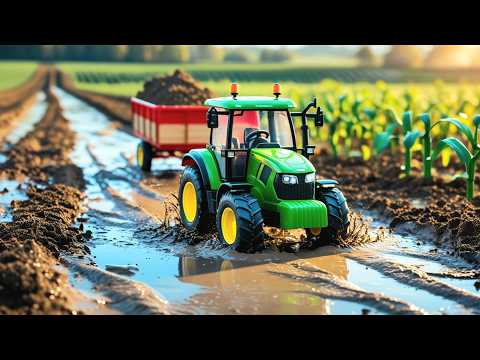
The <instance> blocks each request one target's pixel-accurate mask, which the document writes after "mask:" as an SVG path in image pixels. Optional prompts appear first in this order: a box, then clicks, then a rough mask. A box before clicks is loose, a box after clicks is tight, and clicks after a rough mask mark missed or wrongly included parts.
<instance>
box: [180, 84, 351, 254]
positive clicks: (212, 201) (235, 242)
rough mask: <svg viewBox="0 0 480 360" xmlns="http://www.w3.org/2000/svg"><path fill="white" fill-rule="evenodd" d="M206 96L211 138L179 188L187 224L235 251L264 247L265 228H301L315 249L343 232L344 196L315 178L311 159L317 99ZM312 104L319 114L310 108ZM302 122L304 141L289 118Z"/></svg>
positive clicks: (188, 164) (192, 156)
mask: <svg viewBox="0 0 480 360" xmlns="http://www.w3.org/2000/svg"><path fill="white" fill-rule="evenodd" d="M231 93H232V96H231V97H223V98H216V99H209V100H207V101H206V102H205V105H207V106H209V110H208V112H207V125H208V127H209V128H210V129H211V131H210V143H209V144H208V145H207V146H206V148H205V149H193V150H190V151H189V152H188V153H187V154H185V156H184V157H183V160H182V165H183V166H185V168H184V171H183V174H182V176H181V180H180V186H179V190H178V201H179V209H180V217H181V221H182V223H183V225H184V226H185V227H186V228H187V229H189V230H195V231H197V232H200V233H207V232H211V231H212V230H213V229H214V224H215V225H216V228H217V231H218V236H219V238H220V239H221V240H222V241H223V242H224V243H225V244H227V245H229V246H232V247H233V248H235V249H236V250H238V251H252V249H253V250H255V249H258V248H261V246H263V241H264V231H263V226H264V225H266V226H271V227H276V228H280V229H285V230H287V229H300V228H301V229H305V231H306V235H307V242H306V243H307V244H310V245H309V246H310V247H317V246H319V245H322V244H327V243H332V242H335V241H336V240H338V239H339V237H343V236H345V234H346V232H347V228H348V224H349V220H348V206H347V203H346V200H345V197H344V196H343V194H342V193H341V191H340V190H339V189H338V188H337V185H338V183H337V181H335V180H319V179H317V178H316V174H315V168H314V166H313V165H312V163H311V162H310V161H309V160H308V158H309V156H311V155H313V154H314V152H315V146H314V145H309V144H308V125H307V121H308V119H313V120H314V122H315V126H322V125H323V112H322V109H321V108H320V107H317V104H316V99H314V100H313V101H312V102H310V103H309V104H308V105H307V107H306V108H305V109H304V110H303V111H302V112H291V111H290V109H292V108H295V107H296V105H295V103H294V102H293V101H292V100H290V99H287V98H280V97H279V96H280V86H279V85H278V84H275V85H274V91H273V94H274V97H250V96H238V88H237V85H236V84H232V89H231ZM311 108H316V112H314V113H308V111H309V110H310V109H311ZM297 116H298V117H300V118H301V120H302V125H301V136H302V146H301V147H299V146H298V144H297V137H296V134H295V126H294V122H293V120H292V118H293V117H297Z"/></svg>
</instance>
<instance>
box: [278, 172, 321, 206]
mask: <svg viewBox="0 0 480 360" xmlns="http://www.w3.org/2000/svg"><path fill="white" fill-rule="evenodd" d="M282 175H286V174H277V176H276V178H275V191H276V193H277V196H278V197H279V198H280V199H283V200H311V199H313V198H314V196H315V182H311V183H305V175H306V174H300V175H296V174H295V176H296V177H297V178H298V184H295V185H289V184H284V183H282Z"/></svg>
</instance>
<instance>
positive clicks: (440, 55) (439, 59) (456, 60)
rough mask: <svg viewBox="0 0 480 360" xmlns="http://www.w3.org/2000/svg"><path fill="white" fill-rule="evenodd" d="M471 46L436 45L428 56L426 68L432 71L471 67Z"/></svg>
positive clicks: (425, 63)
mask: <svg viewBox="0 0 480 360" xmlns="http://www.w3.org/2000/svg"><path fill="white" fill-rule="evenodd" d="M470 50H472V49H471V48H470V46H465V45H435V46H433V48H432V50H431V51H430V52H429V53H428V54H427V57H426V59H425V62H424V66H425V67H427V68H430V69H434V68H436V69H439V68H448V67H450V68H451V67H465V66H468V65H470V63H471V60H472V59H471V58H470V56H469V55H470V52H471V51H470Z"/></svg>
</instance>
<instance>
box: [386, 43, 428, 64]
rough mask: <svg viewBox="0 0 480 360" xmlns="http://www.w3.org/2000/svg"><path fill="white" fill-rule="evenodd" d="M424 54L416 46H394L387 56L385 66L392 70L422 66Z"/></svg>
mask: <svg viewBox="0 0 480 360" xmlns="http://www.w3.org/2000/svg"><path fill="white" fill-rule="evenodd" d="M422 62H423V56H422V52H421V51H420V49H419V48H418V47H417V46H416V45H392V48H391V50H390V52H388V53H387V54H386V55H385V59H384V66H385V67H392V68H415V67H419V66H421V65H422Z"/></svg>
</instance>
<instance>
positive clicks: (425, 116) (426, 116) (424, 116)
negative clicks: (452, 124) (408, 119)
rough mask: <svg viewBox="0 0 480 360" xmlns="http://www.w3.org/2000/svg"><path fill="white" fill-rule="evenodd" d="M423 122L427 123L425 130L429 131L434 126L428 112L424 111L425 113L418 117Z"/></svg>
mask: <svg viewBox="0 0 480 360" xmlns="http://www.w3.org/2000/svg"><path fill="white" fill-rule="evenodd" d="M418 118H419V119H420V120H421V121H422V122H423V124H424V125H425V131H428V130H429V129H430V128H431V127H432V126H431V125H432V123H431V120H430V114H428V113H424V114H421V115H420V116H419V117H418Z"/></svg>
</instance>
